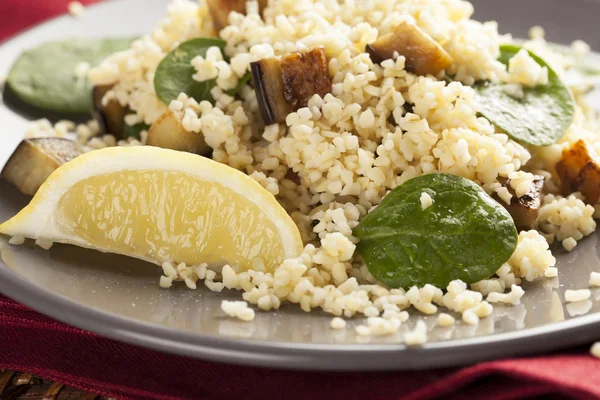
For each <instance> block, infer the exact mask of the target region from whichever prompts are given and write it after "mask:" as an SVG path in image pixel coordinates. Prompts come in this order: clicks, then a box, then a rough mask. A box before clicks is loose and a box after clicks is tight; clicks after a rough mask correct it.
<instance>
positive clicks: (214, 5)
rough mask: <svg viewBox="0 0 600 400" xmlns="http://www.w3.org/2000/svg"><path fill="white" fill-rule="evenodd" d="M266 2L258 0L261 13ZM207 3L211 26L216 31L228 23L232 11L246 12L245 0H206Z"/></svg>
mask: <svg viewBox="0 0 600 400" xmlns="http://www.w3.org/2000/svg"><path fill="white" fill-rule="evenodd" d="M268 3H269V1H268V0H258V7H259V10H260V13H261V15H262V12H263V10H264V9H265V8H266V7H267V5H268ZM207 5H208V11H209V13H210V17H211V19H212V21H213V26H214V27H215V30H216V31H217V32H220V31H221V30H223V28H225V27H226V26H227V25H229V14H231V13H232V12H234V11H235V12H238V13H240V14H244V15H245V14H246V0H207Z"/></svg>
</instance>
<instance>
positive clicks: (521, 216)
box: [492, 175, 545, 231]
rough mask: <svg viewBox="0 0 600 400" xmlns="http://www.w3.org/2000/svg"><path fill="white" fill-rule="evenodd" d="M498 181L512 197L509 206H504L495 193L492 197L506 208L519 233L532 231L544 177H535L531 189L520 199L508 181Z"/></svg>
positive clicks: (538, 209) (538, 207)
mask: <svg viewBox="0 0 600 400" xmlns="http://www.w3.org/2000/svg"><path fill="white" fill-rule="evenodd" d="M499 181H500V183H502V186H504V187H506V188H507V189H508V191H509V192H510V194H512V196H513V197H512V198H511V200H510V204H506V202H505V201H504V200H502V199H500V197H499V196H498V194H497V193H494V195H493V196H492V197H493V198H494V199H495V200H496V201H498V203H500V204H502V206H504V208H506V210H507V211H508V212H509V214H510V215H511V216H512V217H513V220H514V221H515V225H516V227H517V229H518V230H519V231H527V230H530V229H533V228H534V227H535V221H536V220H537V217H538V214H539V212H540V206H541V202H542V200H541V198H542V190H543V188H544V181H545V179H544V177H543V176H539V175H536V176H535V179H534V180H533V188H532V189H531V190H530V191H529V192H528V193H526V194H525V195H524V196H522V197H517V194H516V193H515V190H514V189H513V188H512V187H511V186H510V179H507V178H500V179H499Z"/></svg>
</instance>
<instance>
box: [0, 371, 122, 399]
mask: <svg viewBox="0 0 600 400" xmlns="http://www.w3.org/2000/svg"><path fill="white" fill-rule="evenodd" d="M0 400H114V399H111V398H109V397H104V396H98V395H95V394H92V393H86V392H84V391H81V390H78V389H73V388H69V387H66V386H64V385H62V384H60V383H56V382H49V381H46V380H44V379H42V378H38V377H36V376H33V375H31V374H27V373H22V372H15V371H8V370H0Z"/></svg>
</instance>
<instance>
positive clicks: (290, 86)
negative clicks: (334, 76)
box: [281, 48, 331, 110]
mask: <svg viewBox="0 0 600 400" xmlns="http://www.w3.org/2000/svg"><path fill="white" fill-rule="evenodd" d="M281 74H282V78H283V94H284V97H285V100H286V101H287V102H288V104H290V105H291V107H292V108H293V109H294V110H298V109H299V108H302V107H306V106H307V104H308V101H309V100H310V98H311V97H313V96H314V95H315V94H318V95H319V96H321V97H324V96H325V95H326V94H327V93H331V79H330V78H329V69H328V67H327V57H326V55H325V50H324V49H323V48H317V49H313V50H311V51H308V52H304V53H292V54H288V55H286V56H285V57H283V58H282V60H281Z"/></svg>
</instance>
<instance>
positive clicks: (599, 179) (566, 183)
mask: <svg viewBox="0 0 600 400" xmlns="http://www.w3.org/2000/svg"><path fill="white" fill-rule="evenodd" d="M556 173H557V174H558V177H559V178H560V182H561V191H562V193H563V194H564V195H565V196H567V195H569V194H570V193H573V192H581V194H582V195H583V196H584V197H585V202H586V203H588V204H591V205H595V204H597V203H598V200H600V160H598V159H597V156H596V154H595V153H594V151H593V149H591V148H589V146H588V145H587V144H586V143H585V142H584V141H583V140H581V139H579V140H578V141H577V142H575V143H574V144H573V145H571V147H569V148H567V149H565V150H564V151H563V153H562V157H561V159H560V161H559V162H558V163H557V164H556Z"/></svg>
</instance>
